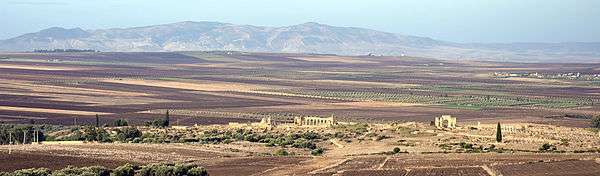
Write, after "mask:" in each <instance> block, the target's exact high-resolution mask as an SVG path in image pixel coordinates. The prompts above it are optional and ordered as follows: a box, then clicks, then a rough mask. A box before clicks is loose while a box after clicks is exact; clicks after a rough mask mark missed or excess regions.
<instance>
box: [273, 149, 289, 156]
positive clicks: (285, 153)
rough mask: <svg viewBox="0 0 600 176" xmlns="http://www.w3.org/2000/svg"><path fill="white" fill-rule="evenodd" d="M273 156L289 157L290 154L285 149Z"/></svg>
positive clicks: (277, 151)
mask: <svg viewBox="0 0 600 176" xmlns="http://www.w3.org/2000/svg"><path fill="white" fill-rule="evenodd" d="M273 155H275V156H288V155H289V153H288V152H287V150H285V149H279V150H276V151H275V153H273Z"/></svg>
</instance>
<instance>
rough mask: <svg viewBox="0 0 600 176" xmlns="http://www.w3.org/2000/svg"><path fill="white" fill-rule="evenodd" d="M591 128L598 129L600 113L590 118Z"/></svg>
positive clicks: (599, 127)
mask: <svg viewBox="0 0 600 176" xmlns="http://www.w3.org/2000/svg"><path fill="white" fill-rule="evenodd" d="M592 128H598V129H600V115H596V116H595V117H594V118H592Z"/></svg>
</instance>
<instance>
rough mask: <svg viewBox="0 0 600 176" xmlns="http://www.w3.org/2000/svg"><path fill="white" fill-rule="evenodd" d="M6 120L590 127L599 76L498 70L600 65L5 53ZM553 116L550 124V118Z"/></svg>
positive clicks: (0, 76) (1, 116) (1, 111)
mask: <svg viewBox="0 0 600 176" xmlns="http://www.w3.org/2000/svg"><path fill="white" fill-rule="evenodd" d="M0 57H2V58H4V59H2V60H0V80H1V81H2V83H3V84H1V85H0V90H2V91H1V92H0V97H2V99H0V121H2V122H7V123H29V122H30V121H31V119H33V120H35V121H36V122H39V123H46V124H58V125H72V124H75V123H78V124H89V123H91V122H93V117H94V116H95V115H96V114H98V115H100V117H101V121H102V123H107V122H110V121H112V120H113V119H115V118H125V119H127V120H129V121H130V122H132V123H136V124H142V123H143V122H144V121H147V120H149V119H152V118H154V117H156V116H157V115H158V114H162V113H164V112H165V111H166V110H171V112H172V115H173V117H174V118H175V119H176V121H178V122H179V123H180V124H185V125H190V124H226V123H228V122H248V121H255V120H258V119H260V118H262V117H267V116H268V117H272V118H274V119H276V120H277V121H286V120H289V119H291V118H293V117H294V116H298V115H322V116H325V115H331V114H335V115H336V116H338V117H339V118H344V119H345V120H347V121H371V120H378V121H422V122H427V121H430V120H431V119H432V118H433V117H434V116H438V115H440V114H451V115H454V116H456V117H458V118H459V119H460V120H461V121H463V120H464V121H478V120H485V119H498V118H501V119H504V120H511V119H512V120H516V121H521V122H534V123H548V124H554V125H567V126H584V125H585V124H587V123H588V122H586V121H588V120H589V119H585V118H584V119H573V118H567V117H563V115H565V114H584V115H585V114H593V113H595V112H598V111H599V110H600V96H598V95H600V89H599V86H598V84H597V83H596V82H594V81H593V80H590V81H587V80H565V79H534V78H528V79H514V78H499V77H495V76H493V73H495V72H508V71H510V72H539V73H544V72H549V73H550V72H551V73H555V72H581V73H585V74H593V73H595V72H597V69H598V67H600V65H599V64H551V63H545V64H530V63H529V64H524V63H495V62H472V61H469V62H452V61H442V60H434V59H428V58H414V57H383V56H382V57H366V56H363V57H349V56H335V55H313V54H273V53H239V52H179V53H161V52H153V53H1V54H0ZM544 117H555V118H544Z"/></svg>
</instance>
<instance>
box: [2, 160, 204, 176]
mask: <svg viewBox="0 0 600 176" xmlns="http://www.w3.org/2000/svg"><path fill="white" fill-rule="evenodd" d="M81 175H85V176H208V172H207V171H206V169H204V168H203V167H201V166H198V165H195V164H166V163H160V164H149V165H145V166H136V165H132V164H125V165H123V166H119V167H117V168H115V169H108V168H105V167H102V166H90V167H80V168H78V167H72V166H69V167H67V168H64V169H60V170H56V171H50V170H49V169H46V168H33V169H23V170H17V171H14V172H0V176H81Z"/></svg>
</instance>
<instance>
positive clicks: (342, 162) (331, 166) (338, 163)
mask: <svg viewBox="0 0 600 176" xmlns="http://www.w3.org/2000/svg"><path fill="white" fill-rule="evenodd" d="M351 159H354V158H345V159H343V160H342V161H340V162H337V163H335V164H332V165H329V166H327V167H324V168H321V169H317V170H313V171H311V172H309V174H314V173H318V172H321V171H324V170H327V169H331V168H334V167H336V166H339V165H341V164H344V163H346V162H347V161H350V160H351Z"/></svg>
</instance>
